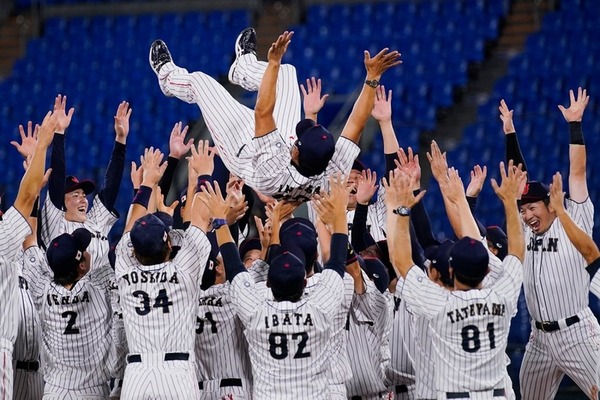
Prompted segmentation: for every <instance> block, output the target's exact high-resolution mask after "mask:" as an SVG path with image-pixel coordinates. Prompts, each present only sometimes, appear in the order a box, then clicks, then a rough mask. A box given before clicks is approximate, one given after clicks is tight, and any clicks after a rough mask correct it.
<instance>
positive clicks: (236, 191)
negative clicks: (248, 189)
mask: <svg viewBox="0 0 600 400" xmlns="http://www.w3.org/2000/svg"><path fill="white" fill-rule="evenodd" d="M243 187H244V180H243V179H241V178H238V177H237V176H235V175H233V174H230V175H229V181H227V186H226V187H225V192H226V193H227V195H228V196H229V195H231V196H233V197H234V198H236V199H237V200H239V199H241V198H242V197H243V194H242V188H243Z"/></svg>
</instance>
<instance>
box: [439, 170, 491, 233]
mask: <svg viewBox="0 0 600 400" xmlns="http://www.w3.org/2000/svg"><path fill="white" fill-rule="evenodd" d="M440 188H441V190H442V196H443V197H444V203H446V204H447V205H451V206H447V207H446V213H448V218H449V219H451V220H452V219H454V222H455V223H456V224H457V225H456V226H454V225H453V226H452V227H453V228H454V233H455V234H456V236H457V237H458V238H459V239H460V238H463V237H465V236H468V237H471V238H480V237H481V233H480V231H479V228H478V227H477V223H476V222H475V217H473V214H472V213H471V208H470V207H469V203H468V202H467V197H466V195H465V189H464V186H463V182H462V180H461V179H460V176H459V174H458V171H457V170H456V169H454V168H448V180H447V181H446V182H445V183H444V184H443V185H440ZM451 213H456V214H454V215H450V214H451Z"/></svg>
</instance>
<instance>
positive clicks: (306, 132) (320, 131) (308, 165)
mask: <svg viewBox="0 0 600 400" xmlns="http://www.w3.org/2000/svg"><path fill="white" fill-rule="evenodd" d="M296 136H297V137H298V140H297V141H296V147H297V148H298V164H297V165H295V167H296V169H297V170H298V172H300V174H302V175H303V176H305V177H307V178H308V177H312V176H315V175H319V174H321V173H323V172H324V171H325V169H326V168H327V165H328V164H329V161H331V157H333V153H334V152H335V140H334V139H333V135H332V134H331V133H330V132H329V131H328V130H327V129H325V127H323V126H322V125H319V124H317V123H316V122H314V121H313V120H310V119H304V120H302V121H300V122H298V124H297V125H296Z"/></svg>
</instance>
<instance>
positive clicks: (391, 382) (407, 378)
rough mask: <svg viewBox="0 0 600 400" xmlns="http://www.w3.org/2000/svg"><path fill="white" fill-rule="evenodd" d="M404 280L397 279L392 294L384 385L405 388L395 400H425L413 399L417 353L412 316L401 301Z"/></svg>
mask: <svg viewBox="0 0 600 400" xmlns="http://www.w3.org/2000/svg"><path fill="white" fill-rule="evenodd" d="M403 287H404V279H403V278H402V277H399V278H398V280H397V282H396V291H395V293H394V315H393V319H392V321H391V325H392V326H391V328H392V329H391V332H390V355H391V358H390V363H389V364H388V366H387V369H386V378H387V380H386V384H387V385H388V387H389V388H390V389H394V391H395V387H396V386H399V385H405V386H407V389H408V392H406V393H401V394H396V398H397V399H413V398H417V399H420V398H426V397H420V396H416V397H415V394H416V392H415V375H416V371H415V370H416V366H415V360H414V355H415V353H416V352H417V348H416V346H417V343H416V338H415V331H414V329H413V326H412V325H411V320H412V318H413V316H412V315H411V314H410V313H409V312H408V310H407V308H406V301H403V300H402V288H403Z"/></svg>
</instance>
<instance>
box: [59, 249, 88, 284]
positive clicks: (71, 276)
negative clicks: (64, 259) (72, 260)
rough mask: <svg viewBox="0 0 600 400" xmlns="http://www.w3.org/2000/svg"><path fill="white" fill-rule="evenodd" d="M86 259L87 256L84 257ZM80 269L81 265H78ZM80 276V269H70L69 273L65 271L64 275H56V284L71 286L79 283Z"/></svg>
mask: <svg viewBox="0 0 600 400" xmlns="http://www.w3.org/2000/svg"><path fill="white" fill-rule="evenodd" d="M83 257H85V256H83ZM77 267H79V264H77ZM78 276H79V271H78V268H74V269H69V270H68V271H64V273H62V274H61V273H56V272H55V273H54V283H56V284H58V285H62V286H65V285H71V284H73V283H75V281H77V277H78Z"/></svg>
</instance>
